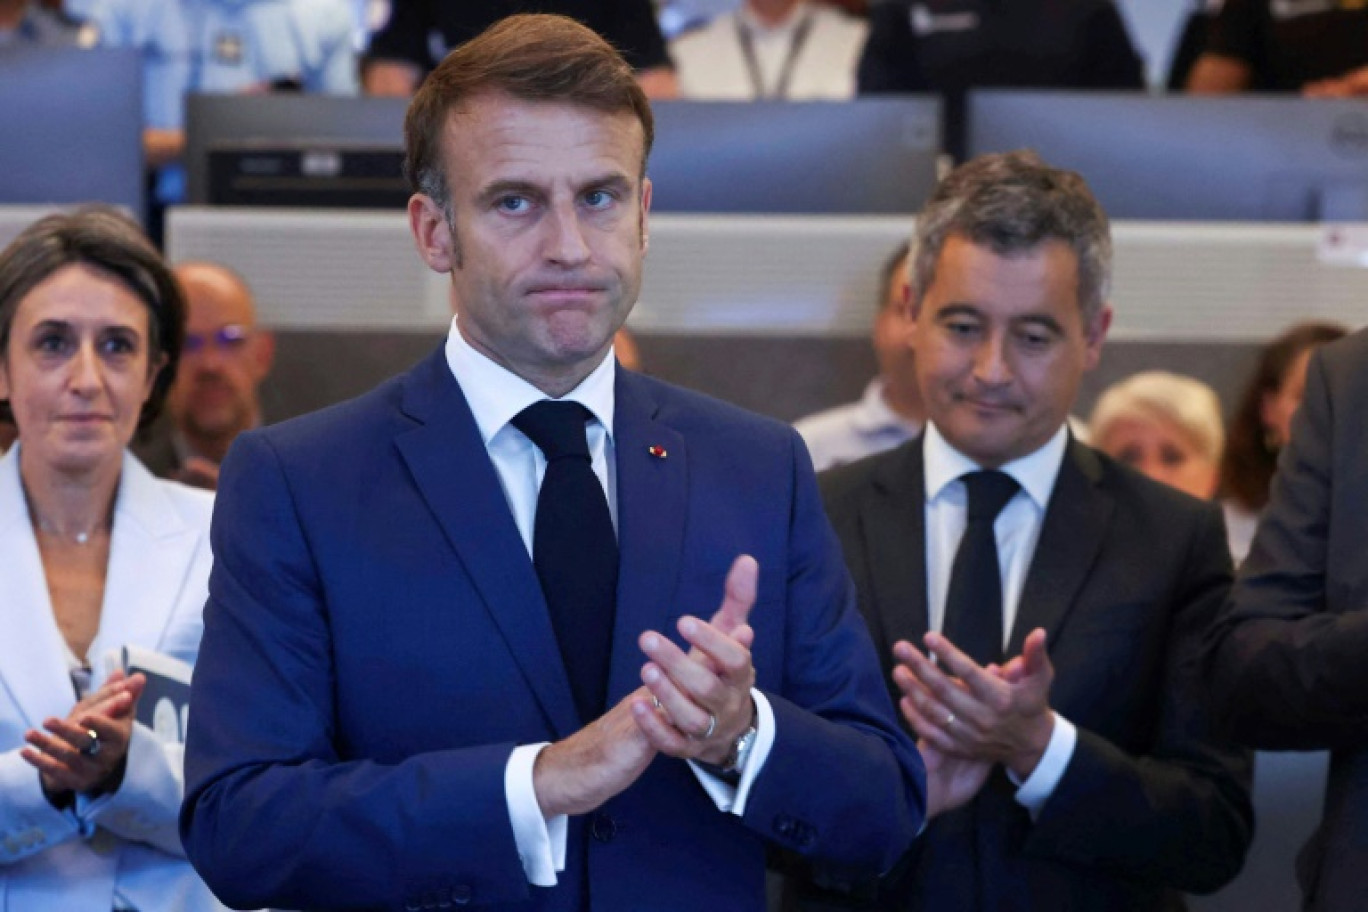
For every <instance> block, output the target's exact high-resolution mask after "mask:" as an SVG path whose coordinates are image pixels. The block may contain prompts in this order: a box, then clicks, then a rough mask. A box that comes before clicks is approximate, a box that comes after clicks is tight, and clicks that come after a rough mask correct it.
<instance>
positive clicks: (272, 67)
mask: <svg viewBox="0 0 1368 912" xmlns="http://www.w3.org/2000/svg"><path fill="white" fill-rule="evenodd" d="M68 8H69V9H70V10H71V12H72V13H73V14H74V15H78V16H80V17H81V18H83V19H85V20H86V22H87V23H88V24H89V26H90V27H91V28H92V29H94V30H95V31H96V33H97V34H98V41H99V43H100V45H102V46H106V47H134V48H138V49H139V50H140V51H141V52H142V54H143V60H144V65H143V121H144V130H143V148H144V152H145V154H146V157H147V163H148V165H149V166H150V167H154V168H159V167H162V166H163V165H167V164H169V163H172V162H175V161H176V160H177V159H179V158H180V155H181V153H182V152H183V151H184V148H185V98H186V96H187V95H188V94H190V93H191V92H208V93H214V92H218V93H233V92H245V93H259V92H270V91H279V90H287V91H303V92H317V93H324V94H330V95H355V94H356V92H357V85H358V83H357V70H356V66H357V63H356V50H355V47H354V43H353V28H354V26H353V18H352V11H351V8H350V7H349V6H348V5H347V0H69V2H68ZM183 186H184V179H183V174H182V173H181V172H180V171H179V169H176V170H174V171H170V172H167V173H165V174H163V176H162V178H161V180H160V182H159V184H158V188H157V197H158V199H159V200H161V201H162V202H163V203H173V202H179V201H180V200H181V199H182V198H183V197H184V189H183Z"/></svg>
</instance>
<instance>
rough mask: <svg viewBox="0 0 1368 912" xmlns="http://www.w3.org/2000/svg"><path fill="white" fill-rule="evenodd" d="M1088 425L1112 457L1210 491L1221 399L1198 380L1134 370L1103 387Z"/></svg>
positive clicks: (1178, 484)
mask: <svg viewBox="0 0 1368 912" xmlns="http://www.w3.org/2000/svg"><path fill="white" fill-rule="evenodd" d="M1089 427H1090V429H1091V431H1092V442H1093V446H1095V447H1097V448H1098V449H1100V450H1102V452H1104V453H1106V454H1107V455H1108V456H1111V457H1112V458H1113V459H1115V460H1117V461H1118V462H1122V463H1125V464H1126V465H1129V466H1131V467H1132V468H1134V469H1136V470H1138V471H1139V472H1141V473H1143V474H1145V475H1148V476H1149V477H1150V478H1153V479H1154V480H1155V481H1161V482H1163V483H1164V484H1166V485H1169V486H1171V487H1174V488H1177V489H1178V490H1180V491H1185V492H1187V493H1188V494H1191V495H1192V496H1193V497H1197V498H1200V499H1202V500H1208V499H1210V498H1211V497H1213V496H1215V494H1216V482H1217V478H1218V469H1219V466H1220V463H1221V451H1222V449H1223V448H1224V446H1225V427H1224V425H1223V424H1222V422H1221V401H1220V399H1219V398H1217V396H1216V393H1215V391H1214V390H1212V388H1211V387H1209V386H1207V385H1206V384H1205V383H1203V382H1202V381H1200V380H1194V379H1193V378H1191V377H1184V376H1180V375H1178V374H1170V373H1168V372H1166V371H1144V372H1142V373H1139V374H1135V375H1134V376H1132V377H1129V378H1127V379H1125V380H1122V381H1121V382H1119V383H1115V384H1113V385H1111V386H1110V387H1108V388H1107V390H1106V391H1105V392H1104V393H1103V394H1102V397H1101V398H1100V399H1098V400H1097V405H1096V407H1094V409H1093V413H1092V420H1091V421H1090V422H1089Z"/></svg>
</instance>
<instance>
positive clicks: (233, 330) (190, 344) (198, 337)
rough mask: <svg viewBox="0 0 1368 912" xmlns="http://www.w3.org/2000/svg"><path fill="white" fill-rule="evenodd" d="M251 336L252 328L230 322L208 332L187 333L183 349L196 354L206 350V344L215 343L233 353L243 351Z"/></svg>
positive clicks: (216, 346) (222, 350)
mask: <svg viewBox="0 0 1368 912" xmlns="http://www.w3.org/2000/svg"><path fill="white" fill-rule="evenodd" d="M251 338H252V331H251V330H250V329H248V328H247V327H245V326H242V325H240V324H238V323H229V324H228V325H227V326H221V327H219V328H218V329H216V330H214V331H213V332H212V333H208V334H205V333H186V334H185V342H184V344H183V345H182V346H181V351H182V352H183V353H184V354H187V355H196V354H199V353H200V352H202V351H204V349H205V347H206V346H209V345H213V346H214V348H217V349H218V350H219V351H221V352H223V353H224V354H228V355H231V354H234V353H236V352H240V351H242V350H243V349H244V348H245V347H246V346H247V341H248V340H249V339H251Z"/></svg>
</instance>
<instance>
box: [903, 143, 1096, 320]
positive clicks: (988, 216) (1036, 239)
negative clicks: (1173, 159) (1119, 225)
mask: <svg viewBox="0 0 1368 912" xmlns="http://www.w3.org/2000/svg"><path fill="white" fill-rule="evenodd" d="M956 234H958V235H962V236H964V237H965V238H967V239H968V240H970V241H972V242H973V243H975V244H979V245H983V246H986V247H989V248H991V249H992V251H993V252H994V253H996V254H997V255H998V256H1010V255H1012V254H1015V253H1024V252H1026V251H1030V250H1033V249H1034V248H1035V247H1036V246H1037V245H1039V244H1040V243H1042V242H1044V241H1047V240H1052V239H1053V240H1059V241H1063V242H1064V243H1065V244H1068V245H1069V247H1070V249H1072V250H1073V252H1074V256H1075V257H1076V258H1077V260H1078V303H1079V306H1080V307H1082V308H1083V316H1084V318H1085V319H1092V318H1093V317H1094V316H1096V315H1097V312H1098V311H1099V310H1101V309H1102V305H1103V304H1104V303H1105V302H1106V299H1107V295H1108V294H1109V293H1110V287H1111V261H1112V243H1111V228H1110V226H1109V224H1108V222H1107V215H1106V213H1105V212H1103V211H1102V206H1101V205H1100V204H1099V203H1098V202H1097V198H1096V197H1094V196H1093V194H1092V191H1091V190H1089V189H1088V184H1087V182H1086V181H1084V180H1083V178H1082V177H1080V176H1079V175H1078V174H1076V173H1074V172H1073V171H1061V170H1059V169H1058V168H1051V167H1050V166H1049V165H1047V164H1045V162H1043V161H1041V159H1040V157H1039V156H1038V155H1036V154H1035V153H1034V152H1030V151H1026V150H1018V151H1016V152H1005V153H999V154H992V155H981V156H979V157H978V158H975V159H972V160H970V161H967V162H965V163H964V164H962V165H960V166H959V167H958V168H956V169H955V170H953V171H951V172H950V173H949V174H947V175H946V176H945V179H944V180H942V181H941V182H940V184H939V185H938V186H937V187H936V189H935V192H934V193H932V195H931V199H930V200H929V201H928V202H927V204H926V206H925V208H923V209H922V211H921V213H920V214H919V215H918V216H917V224H916V227H915V228H914V229H913V232H912V269H911V291H912V300H913V302H914V303H915V302H920V301H921V299H922V298H923V297H924V296H925V295H926V290H927V289H928V288H930V287H931V283H932V282H933V281H934V280H935V275H936V263H937V262H938V261H939V260H940V255H941V250H943V249H944V247H945V242H946V240H947V239H949V238H950V236H951V235H956Z"/></svg>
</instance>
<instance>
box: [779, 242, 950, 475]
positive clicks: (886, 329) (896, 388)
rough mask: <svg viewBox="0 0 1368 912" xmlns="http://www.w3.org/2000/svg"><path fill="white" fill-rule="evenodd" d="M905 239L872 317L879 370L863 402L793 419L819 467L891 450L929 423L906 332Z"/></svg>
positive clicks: (886, 274) (885, 273) (892, 257)
mask: <svg viewBox="0 0 1368 912" xmlns="http://www.w3.org/2000/svg"><path fill="white" fill-rule="evenodd" d="M907 251H908V245H907V243H903V244H902V245H900V246H899V247H898V249H896V250H894V251H893V253H892V254H891V255H890V256H889V258H888V260H887V261H886V262H885V263H884V266H883V272H882V273H881V274H880V279H881V280H880V284H879V289H880V295H879V311H878V313H877V314H876V315H875V317H874V334H873V341H874V357H875V359H876V360H877V361H878V365H879V374H878V376H876V377H875V378H874V379H873V380H871V381H869V385H868V386H866V387H865V391H864V395H863V396H861V397H860V401H858V402H851V403H849V404H847V405H839V406H837V407H836V408H833V409H827V410H826V411H824V412H818V413H817V414H815V415H809V416H807V417H806V418H802V419H799V420H798V421H796V422H794V425H793V427H794V429H795V430H796V431H798V433H799V434H801V435H802V437H803V442H804V443H806V444H807V448H808V452H809V453H810V454H811V455H812V464H813V466H814V467H815V468H816V469H817V471H819V472H820V471H822V470H823V469H829V468H831V467H832V466H838V465H842V464H844V463H847V462H854V461H855V460H857V459H863V458H864V457H865V456H869V455H872V454H874V453H880V452H883V451H884V450H891V449H892V448H893V447H895V446H898V445H899V444H901V443H905V442H907V441H908V440H911V439H912V438H913V437H915V436H917V435H918V434H920V433H921V429H922V425H923V424H924V423H925V421H926V408H925V406H924V405H923V404H922V395H921V389H920V387H918V386H917V372H916V365H915V364H914V363H913V357H912V346H911V344H910V343H909V342H908V338H907V331H908V324H907V313H906V309H905V308H906V307H907Z"/></svg>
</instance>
